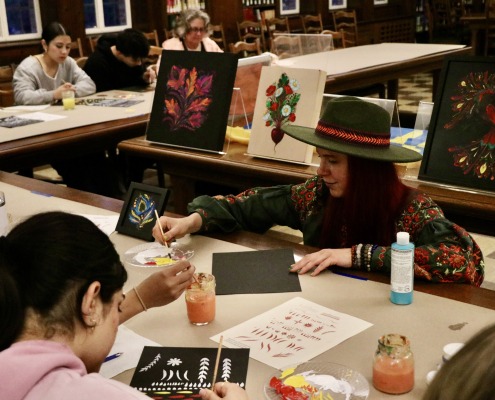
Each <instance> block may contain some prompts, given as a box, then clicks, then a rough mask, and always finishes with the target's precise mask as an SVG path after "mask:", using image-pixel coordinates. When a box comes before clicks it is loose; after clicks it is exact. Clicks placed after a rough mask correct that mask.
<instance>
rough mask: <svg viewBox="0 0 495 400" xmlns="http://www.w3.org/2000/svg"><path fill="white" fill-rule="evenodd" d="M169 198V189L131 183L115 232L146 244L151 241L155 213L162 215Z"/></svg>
mask: <svg viewBox="0 0 495 400" xmlns="http://www.w3.org/2000/svg"><path fill="white" fill-rule="evenodd" d="M169 196H170V190H169V189H165V188H161V187H157V186H152V185H146V184H144V183H138V182H131V184H130V185H129V189H128V190H127V194H126V197H125V200H124V206H123V207H122V211H121V212H120V217H119V221H118V222H117V226H116V227H115V230H116V231H117V232H119V233H122V234H124V235H128V236H134V237H136V238H138V239H143V240H147V241H148V242H151V241H153V240H154V238H153V233H152V230H153V227H154V226H155V223H156V214H155V211H156V212H157V213H158V215H163V213H164V212H165V208H166V206H167V202H168V198H169Z"/></svg>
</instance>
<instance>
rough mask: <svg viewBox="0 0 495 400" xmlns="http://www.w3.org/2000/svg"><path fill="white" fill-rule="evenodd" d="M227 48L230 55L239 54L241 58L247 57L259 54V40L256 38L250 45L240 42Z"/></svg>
mask: <svg viewBox="0 0 495 400" xmlns="http://www.w3.org/2000/svg"><path fill="white" fill-rule="evenodd" d="M229 48H230V52H231V53H234V54H241V56H242V57H249V56H253V55H260V54H261V48H260V39H259V38H256V39H255V40H254V42H252V43H248V42H246V41H242V40H240V41H238V42H236V43H230V45H229Z"/></svg>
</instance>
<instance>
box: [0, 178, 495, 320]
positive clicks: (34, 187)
mask: <svg viewBox="0 0 495 400" xmlns="http://www.w3.org/2000/svg"><path fill="white" fill-rule="evenodd" d="M2 183H6V184H9V185H13V186H16V187H19V188H23V189H26V190H30V191H33V192H37V193H42V194H45V195H48V196H54V197H57V198H61V199H66V200H70V201H73V202H75V203H81V204H86V205H90V206H94V207H98V208H102V209H105V210H108V211H112V212H115V213H120V212H121V210H122V206H123V201H122V200H118V199H113V198H110V197H105V196H100V195H97V194H93V193H88V192H83V191H81V190H77V189H71V188H67V187H65V186H61V185H55V184H52V183H48V182H43V181H40V180H37V179H32V178H27V177H24V176H19V175H17V174H12V173H8V172H2V171H0V191H1V190H2ZM7 204H8V198H7ZM167 215H170V216H178V215H179V214H174V213H167ZM206 236H209V237H212V238H215V239H219V240H224V241H228V242H231V243H235V244H238V245H241V246H245V247H249V248H252V249H256V250H268V249H275V248H282V247H291V248H293V249H294V254H295V255H296V256H303V255H305V254H309V253H312V252H314V251H315V250H316V249H315V248H313V247H310V246H304V245H301V244H296V243H292V242H287V241H285V240H282V239H278V238H275V237H270V236H267V235H260V234H257V233H252V232H245V231H239V232H234V233H229V234H225V233H210V234H208V235H206ZM352 272H353V274H355V275H357V276H361V277H365V278H367V279H370V280H373V281H376V282H382V283H388V282H389V281H390V279H389V277H388V276H385V275H382V274H377V273H371V272H366V271H352ZM414 289H415V290H418V291H420V292H423V293H428V294H433V295H437V296H441V297H445V298H449V299H453V300H458V301H461V302H463V303H468V304H474V305H477V306H480V307H486V308H489V309H491V310H495V291H493V290H488V289H483V288H476V287H474V286H470V285H463V284H432V283H429V282H425V281H418V282H415V287H414Z"/></svg>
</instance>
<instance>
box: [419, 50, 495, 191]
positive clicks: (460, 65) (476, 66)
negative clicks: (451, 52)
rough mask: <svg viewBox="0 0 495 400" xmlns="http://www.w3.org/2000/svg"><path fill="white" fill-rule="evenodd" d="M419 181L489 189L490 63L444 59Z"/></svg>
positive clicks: (493, 106) (494, 114)
mask: <svg viewBox="0 0 495 400" xmlns="http://www.w3.org/2000/svg"><path fill="white" fill-rule="evenodd" d="M419 179H423V180H428V181H434V182H438V183H444V184H450V185H454V186H461V187H468V188H472V189H477V190H486V191H495V62H494V60H493V59H490V58H486V57H449V58H446V59H445V61H444V65H443V68H442V73H441V76H440V80H439V85H438V89H437V95H436V98H435V102H434V106H433V112H432V117H431V123H430V129H429V132H428V137H427V140H426V145H425V151H424V156H423V160H422V162H421V168H420V171H419Z"/></svg>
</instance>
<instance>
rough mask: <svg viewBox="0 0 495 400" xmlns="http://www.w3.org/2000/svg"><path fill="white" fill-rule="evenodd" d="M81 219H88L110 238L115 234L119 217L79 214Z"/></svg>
mask: <svg viewBox="0 0 495 400" xmlns="http://www.w3.org/2000/svg"><path fill="white" fill-rule="evenodd" d="M79 215H80V216H81V217H85V218H87V219H89V220H90V221H91V222H92V223H93V224H95V225H96V226H97V227H98V228H100V230H102V231H103V233H105V234H106V235H107V236H110V235H111V234H112V233H113V232H115V228H116V227H117V222H119V215H93V214H79Z"/></svg>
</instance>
